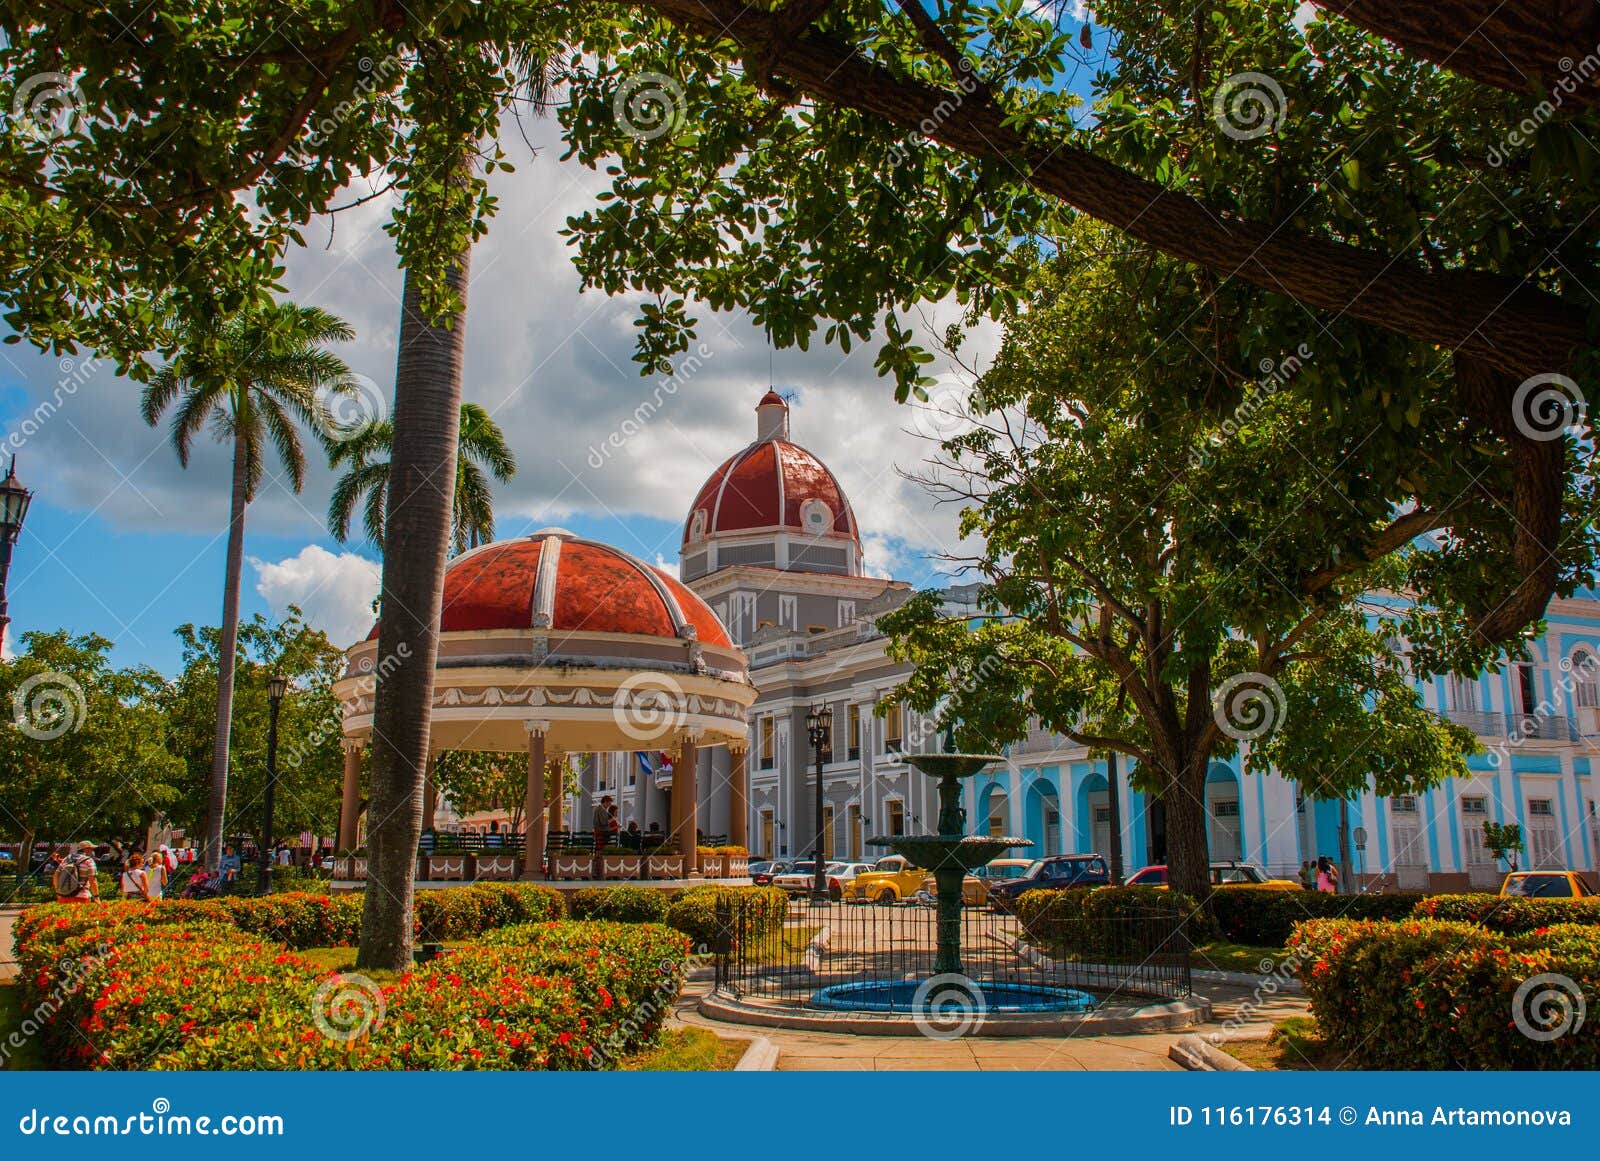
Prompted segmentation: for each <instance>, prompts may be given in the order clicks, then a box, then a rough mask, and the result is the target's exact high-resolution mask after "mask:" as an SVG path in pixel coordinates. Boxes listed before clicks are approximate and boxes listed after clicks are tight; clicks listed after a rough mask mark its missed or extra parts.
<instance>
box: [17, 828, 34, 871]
mask: <svg viewBox="0 0 1600 1161" xmlns="http://www.w3.org/2000/svg"><path fill="white" fill-rule="evenodd" d="M32 871H33V827H32V825H30V824H29V823H27V822H24V823H23V824H22V849H21V850H19V851H18V852H17V886H18V887H21V886H23V885H24V884H26V883H27V881H28V876H29V875H30V874H31V873H32Z"/></svg>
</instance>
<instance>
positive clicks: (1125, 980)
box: [711, 899, 1192, 1010]
mask: <svg viewBox="0 0 1600 1161" xmlns="http://www.w3.org/2000/svg"><path fill="white" fill-rule="evenodd" d="M935 922H936V912H935V910H934V909H933V908H932V907H928V906H920V905H917V904H915V903H911V904H901V905H897V906H893V907H881V906H875V905H872V904H846V903H833V904H830V905H828V906H825V907H819V906H812V905H810V904H808V903H806V902H805V901H797V902H795V903H794V904H792V905H791V906H790V908H789V912H788V915H787V917H786V918H785V919H784V920H783V922H782V923H781V924H779V923H774V922H772V920H771V918H770V913H768V912H766V911H765V910H764V909H763V908H762V907H760V906H759V904H758V903H757V902H756V901H753V900H744V899H734V900H727V901H724V902H723V903H721V904H720V905H719V907H718V929H719V930H718V938H717V940H716V941H715V942H714V944H713V946H712V948H711V951H712V953H713V955H714V957H715V965H714V966H715V970H716V983H715V989H716V990H717V991H719V992H722V993H724V994H727V995H731V996H736V997H739V998H741V999H746V998H753V999H759V1000H765V1001H776V1002H779V1003H784V1004H794V1005H797V1006H803V1005H806V1004H808V1002H810V1001H811V1000H812V999H813V997H814V996H815V995H816V993H817V992H819V991H820V990H822V989H823V988H831V987H834V986H836V985H845V984H862V983H866V982H869V981H895V982H900V983H904V982H920V981H923V980H927V979H930V978H932V977H933V976H934V975H935V974H936V972H935V962H934V961H935V953H936V946H935V944H936V939H935V937H936V934H937V933H936V930H935ZM1084 922H1085V923H1092V924H1093V928H1092V930H1090V929H1089V928H1085V929H1084V930H1082V931H1075V932H1070V933H1068V936H1069V938H1068V939H1067V941H1066V942H1064V943H1062V944H1060V945H1057V946H1042V945H1040V944H1039V943H1038V942H1037V941H1034V942H1030V941H1029V939H1028V938H1027V937H1026V936H1025V935H1024V933H1023V931H1022V929H1021V927H1020V926H1019V924H1018V921H1017V919H1016V918H1015V917H1014V916H1012V915H1008V914H1002V913H998V912H991V911H988V910H986V909H984V908H981V907H966V908H963V909H962V914H961V973H960V974H961V975H963V976H965V977H966V978H968V979H969V980H971V981H973V982H974V983H977V984H980V985H984V984H1004V985H1028V986H1033V987H1044V988H1060V989H1073V990H1078V991H1084V992H1089V993H1091V994H1092V995H1093V996H1094V997H1096V999H1098V1000H1101V1001H1105V1000H1110V999H1113V998H1120V997H1135V996H1137V997H1150V996H1154V997H1161V998H1167V999H1176V998H1179V997H1182V996H1187V995H1189V994H1190V992H1191V990H1192V978H1191V973H1190V956H1189V940H1188V933H1187V932H1186V931H1185V930H1184V929H1183V925H1182V922H1181V920H1180V919H1179V918H1178V917H1177V916H1173V915H1150V916H1135V917H1119V918H1115V919H1104V920H1100V919H1096V920H1086V921H1084ZM1056 930H1057V932H1058V933H1059V931H1060V925H1057V928H1056ZM1074 937H1075V938H1074ZM901 1002H902V1003H906V1002H909V1000H908V999H907V998H905V997H902V1000H901ZM908 1010H909V1009H908Z"/></svg>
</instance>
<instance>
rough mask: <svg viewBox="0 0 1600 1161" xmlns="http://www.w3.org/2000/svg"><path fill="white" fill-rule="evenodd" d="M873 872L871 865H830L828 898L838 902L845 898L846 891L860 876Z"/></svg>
mask: <svg viewBox="0 0 1600 1161" xmlns="http://www.w3.org/2000/svg"><path fill="white" fill-rule="evenodd" d="M870 870H872V864H871V863H829V864H828V870H827V875H828V898H830V899H832V900H834V901H835V902H838V901H839V900H841V899H843V898H844V889H845V888H846V887H848V886H849V885H850V884H851V883H854V882H855V881H856V877H857V876H858V875H864V874H866V873H867V872H868V871H870Z"/></svg>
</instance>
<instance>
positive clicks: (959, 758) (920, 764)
mask: <svg viewBox="0 0 1600 1161" xmlns="http://www.w3.org/2000/svg"><path fill="white" fill-rule="evenodd" d="M1005 760H1006V759H1005V755H1004V754H907V755H906V762H907V763H909V764H910V765H911V766H912V767H913V768H914V769H917V770H921V771H922V772H923V773H924V774H926V775H928V777H930V778H971V777H972V776H973V775H974V774H976V773H977V772H978V771H979V770H982V769H983V768H984V767H985V766H993V765H996V764H999V765H1004V764H1005Z"/></svg>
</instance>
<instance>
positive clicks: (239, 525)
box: [205, 435, 249, 871]
mask: <svg viewBox="0 0 1600 1161" xmlns="http://www.w3.org/2000/svg"><path fill="white" fill-rule="evenodd" d="M248 469H249V462H248V455H247V452H246V448H245V443H244V440H243V438H242V437H241V436H239V435H235V436H234V440H233V495H232V499H231V500H230V505H229V509H228V564H227V574H226V576H225V577H224V579H223V582H222V642H221V647H220V650H219V652H218V654H217V731H216V735H215V738H214V740H213V742H212V745H211V800H210V804H209V809H208V810H207V813H206V842H205V864H206V869H207V870H209V871H215V870H217V869H218V868H219V867H221V865H222V842H223V835H222V832H223V828H224V826H225V818H224V815H225V814H226V811H227V807H228V740H229V736H230V735H231V733H232V731H233V670H234V653H235V651H236V650H237V648H238V644H239V584H240V581H241V579H242V577H243V573H244V509H245V503H246V500H247V493H248V489H249V471H248Z"/></svg>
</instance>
